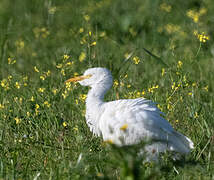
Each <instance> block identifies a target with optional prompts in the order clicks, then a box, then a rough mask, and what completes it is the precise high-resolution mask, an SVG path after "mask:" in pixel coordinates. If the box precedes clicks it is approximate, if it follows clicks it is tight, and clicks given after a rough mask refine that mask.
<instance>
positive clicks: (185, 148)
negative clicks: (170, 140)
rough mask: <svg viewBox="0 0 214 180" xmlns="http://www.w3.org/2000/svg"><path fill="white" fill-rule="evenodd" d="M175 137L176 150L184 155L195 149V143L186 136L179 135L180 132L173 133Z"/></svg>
mask: <svg viewBox="0 0 214 180" xmlns="http://www.w3.org/2000/svg"><path fill="white" fill-rule="evenodd" d="M173 135H174V137H175V139H174V140H176V141H177V142H175V143H176V147H175V150H176V151H178V152H180V153H183V154H188V153H189V152H190V151H191V149H193V148H194V143H193V142H192V141H191V140H190V139H189V138H188V137H186V136H184V135H183V134H181V133H179V132H176V131H175V132H173Z"/></svg>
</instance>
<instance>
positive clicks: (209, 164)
mask: <svg viewBox="0 0 214 180" xmlns="http://www.w3.org/2000/svg"><path fill="white" fill-rule="evenodd" d="M213 10H214V5H213V3H212V1H211V0H206V1H199V0H189V1H185V2H184V1H182V2H179V1H177V2H174V1H167V0H164V1H160V0H155V1H150V0H145V1H143V2H142V1H140V0H132V1H131V0H128V1H122V0H117V1H112V0H91V1H87V0H82V1H77V0H73V1H66V0H61V1H57V0H49V1H44V0H37V1H28V0H16V1H12V0H1V1H0V71H1V73H0V81H1V84H0V151H1V153H0V178H1V179H213V178H214V173H213V172H214V158H213V153H214V148H213V147H214V144H213V143H214V141H213V140H214V136H213V135H214V134H213V132H214V121H213V117H214V111H213V109H214V105H213V88H214V83H213V77H212V74H213V70H214V64H213V55H214V54H213V47H214V41H213V36H214V33H213V28H214V27H213V26H214V25H213V24H214V23H213ZM97 66H101V67H106V68H109V69H110V70H111V71H112V73H113V76H114V78H115V81H114V86H113V88H112V89H111V90H110V92H109V93H108V94H107V96H106V100H107V101H110V100H114V99H118V98H136V97H145V98H148V99H151V100H153V101H156V102H158V106H159V108H160V109H161V110H162V111H163V112H164V113H165V114H166V119H167V120H169V122H170V123H171V124H172V125H173V127H174V128H175V129H176V130H178V131H180V132H182V133H184V134H185V135H186V136H188V137H190V138H191V139H192V140H193V142H194V143H195V149H194V150H193V151H192V153H191V154H190V155H189V156H188V157H187V158H186V160H184V161H180V162H172V161H171V160H169V159H168V158H165V160H164V161H163V162H162V163H161V164H158V165H155V164H143V163H142V161H141V159H139V157H136V151H137V149H138V147H133V148H131V149H129V148H128V149H127V148H122V149H120V148H117V147H114V146H108V145H106V144H104V143H103V142H102V139H101V138H98V137H94V136H93V135H92V133H91V132H90V131H89V128H88V127H87V125H86V123H85V119H84V111H85V103H84V100H85V95H86V94H87V91H88V89H86V88H84V87H81V86H79V85H78V84H75V85H65V84H64V82H65V80H66V79H68V78H70V77H72V76H76V75H77V74H81V73H83V72H84V71H85V70H86V69H87V68H90V67H97Z"/></svg>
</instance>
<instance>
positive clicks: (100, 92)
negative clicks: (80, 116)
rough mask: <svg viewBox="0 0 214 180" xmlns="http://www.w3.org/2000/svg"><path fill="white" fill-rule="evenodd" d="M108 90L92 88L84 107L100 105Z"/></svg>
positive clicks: (100, 87) (97, 87)
mask: <svg viewBox="0 0 214 180" xmlns="http://www.w3.org/2000/svg"><path fill="white" fill-rule="evenodd" d="M108 89H109V88H106V87H104V86H102V85H99V86H98V85H97V86H93V87H92V88H91V89H90V90H89V92H88V95H87V99H86V106H88V105H89V107H93V106H95V105H101V104H102V103H104V102H103V99H104V95H105V93H106V92H107V91H108Z"/></svg>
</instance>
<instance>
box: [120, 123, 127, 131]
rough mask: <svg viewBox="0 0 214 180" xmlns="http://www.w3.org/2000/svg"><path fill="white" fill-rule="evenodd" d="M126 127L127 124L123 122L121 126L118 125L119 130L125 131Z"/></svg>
mask: <svg viewBox="0 0 214 180" xmlns="http://www.w3.org/2000/svg"><path fill="white" fill-rule="evenodd" d="M127 128H128V124H124V125H123V126H121V127H120V130H122V131H126V130H127Z"/></svg>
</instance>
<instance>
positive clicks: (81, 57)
mask: <svg viewBox="0 0 214 180" xmlns="http://www.w3.org/2000/svg"><path fill="white" fill-rule="evenodd" d="M85 58H86V53H85V52H81V54H80V56H79V61H80V62H82V61H83V60H85Z"/></svg>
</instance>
